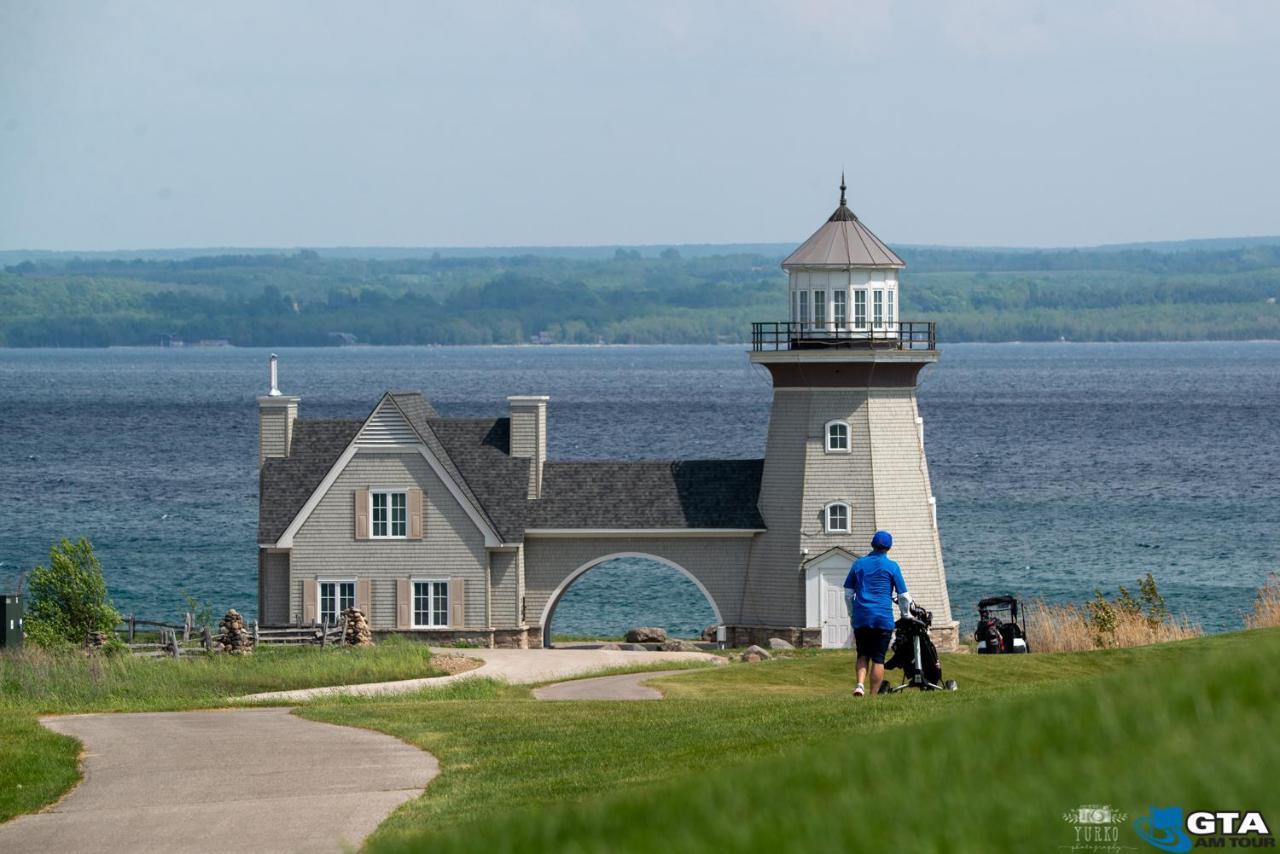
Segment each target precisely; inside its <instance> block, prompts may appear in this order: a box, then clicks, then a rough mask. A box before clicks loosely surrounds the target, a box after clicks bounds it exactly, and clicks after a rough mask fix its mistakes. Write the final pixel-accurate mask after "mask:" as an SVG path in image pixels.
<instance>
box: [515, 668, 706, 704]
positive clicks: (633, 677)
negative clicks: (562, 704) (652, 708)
mask: <svg viewBox="0 0 1280 854" xmlns="http://www.w3.org/2000/svg"><path fill="white" fill-rule="evenodd" d="M696 672H697V671H696V670H657V671H653V670H651V671H648V672H645V673H623V674H621V675H619V676H597V677H596V678H595V679H575V680H573V681H572V682H557V683H556V684H555V685H544V686H543V687H541V688H534V689H533V696H534V697H535V698H536V699H538V700H661V699H662V692H661V691H659V690H658V689H657V688H651V687H649V686H648V685H646V684H645V683H646V682H648V681H649V680H650V679H658V678H660V677H663V676H679V675H681V674H684V673H696Z"/></svg>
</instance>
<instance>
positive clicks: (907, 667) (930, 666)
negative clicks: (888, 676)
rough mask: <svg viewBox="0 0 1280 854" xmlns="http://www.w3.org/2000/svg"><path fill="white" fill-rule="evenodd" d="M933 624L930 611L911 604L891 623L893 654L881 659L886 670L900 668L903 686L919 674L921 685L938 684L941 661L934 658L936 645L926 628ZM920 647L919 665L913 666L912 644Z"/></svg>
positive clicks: (914, 647)
mask: <svg viewBox="0 0 1280 854" xmlns="http://www.w3.org/2000/svg"><path fill="white" fill-rule="evenodd" d="M931 625H933V614H932V613H930V612H929V611H926V610H925V609H924V608H921V607H920V606H919V605H917V604H915V603H914V602H913V603H911V614H910V616H906V617H900V618H899V619H898V622H897V623H895V624H894V626H895V628H896V629H897V633H896V634H895V635H894V639H893V655H892V656H890V657H889V660H888V661H886V662H885V664H884V666H885V669H886V670H898V669H901V670H902V675H903V677H904V685H905V684H912V683H915V682H916V676H917V675H919V676H920V677H922V679H923V682H924V684H928V685H935V686H936V685H941V684H942V662H941V661H940V660H939V659H938V648H937V647H936V646H934V645H933V640H932V639H931V638H930V637H929V627H930V626H931ZM917 642H918V643H919V648H920V659H919V660H920V668H919V670H917V669H916V644H917Z"/></svg>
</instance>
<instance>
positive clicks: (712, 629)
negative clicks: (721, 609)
mask: <svg viewBox="0 0 1280 854" xmlns="http://www.w3.org/2000/svg"><path fill="white" fill-rule="evenodd" d="M719 628H720V627H719V626H707V627H706V628H705V629H703V630H702V639H703V640H704V641H706V642H707V643H715V640H716V634H717V630H718V629H719Z"/></svg>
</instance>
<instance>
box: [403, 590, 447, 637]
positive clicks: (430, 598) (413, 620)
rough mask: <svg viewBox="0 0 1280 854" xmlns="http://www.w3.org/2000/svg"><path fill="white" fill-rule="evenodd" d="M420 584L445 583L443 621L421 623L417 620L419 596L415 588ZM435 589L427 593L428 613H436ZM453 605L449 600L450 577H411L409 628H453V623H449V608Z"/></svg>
mask: <svg viewBox="0 0 1280 854" xmlns="http://www.w3.org/2000/svg"><path fill="white" fill-rule="evenodd" d="M418 584H443V585H444V619H445V621H444V622H443V623H433V624H428V625H425V626H424V625H421V624H419V623H418V622H417V613H418V609H417V607H416V605H417V598H418V592H417V590H416V589H415V587H416V585H418ZM435 598H436V594H435V591H430V592H429V593H428V595H427V603H428V606H429V607H428V608H427V612H428V614H433V613H435V610H436V609H435V604H436V603H435ZM452 605H453V603H452V602H450V601H449V579H447V578H410V579H409V628H411V629H451V628H453V626H452V624H450V623H449V609H450V607H451V606H452Z"/></svg>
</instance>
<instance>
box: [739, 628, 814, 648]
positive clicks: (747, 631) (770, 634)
mask: <svg viewBox="0 0 1280 854" xmlns="http://www.w3.org/2000/svg"><path fill="white" fill-rule="evenodd" d="M769 638H781V639H782V640H784V641H786V642H787V643H789V644H791V645H792V646H797V647H799V646H813V647H817V646H822V629H804V628H800V627H798V626H725V640H726V642H727V643H728V645H729V646H751V645H752V644H755V645H756V646H763V647H765V648H766V649H767V648H768V646H769Z"/></svg>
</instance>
